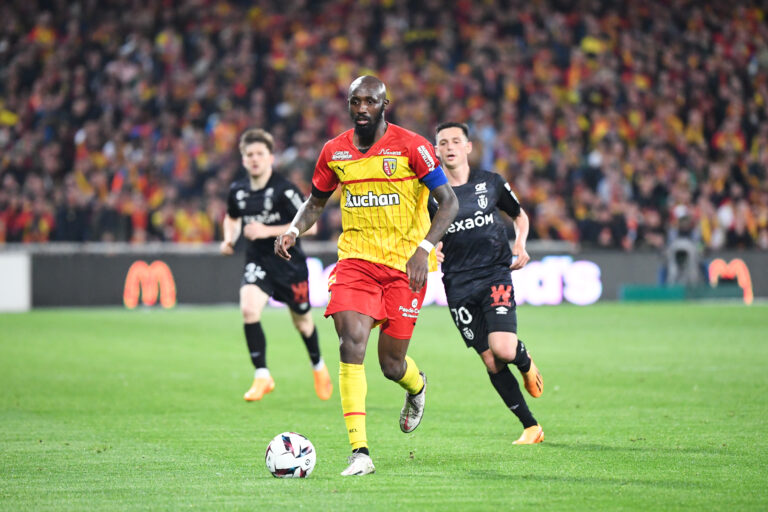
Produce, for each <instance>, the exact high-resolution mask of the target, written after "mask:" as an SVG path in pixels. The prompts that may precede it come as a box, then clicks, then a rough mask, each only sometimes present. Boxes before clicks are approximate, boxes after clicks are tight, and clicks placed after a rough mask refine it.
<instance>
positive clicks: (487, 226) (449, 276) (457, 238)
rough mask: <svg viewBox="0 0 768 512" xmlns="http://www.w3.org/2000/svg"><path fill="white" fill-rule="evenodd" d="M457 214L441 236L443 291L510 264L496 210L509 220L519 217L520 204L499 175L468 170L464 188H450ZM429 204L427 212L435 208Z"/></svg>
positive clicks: (509, 252) (507, 249)
mask: <svg viewBox="0 0 768 512" xmlns="http://www.w3.org/2000/svg"><path fill="white" fill-rule="evenodd" d="M453 191H454V192H455V193H456V197H457V198H458V200H459V212H458V213H457V214H456V218H455V219H454V221H453V223H452V224H451V226H450V227H449V228H448V231H446V233H445V236H443V253H444V254H445V261H443V264H442V270H443V273H444V274H445V275H444V278H443V281H444V283H445V284H446V291H449V290H448V288H451V286H450V284H451V283H459V282H465V281H469V280H471V279H472V275H473V274H475V275H477V273H478V272H480V273H487V272H488V270H489V267H502V268H503V267H508V266H509V265H510V264H511V263H512V250H511V249H510V248H509V240H508V238H507V230H506V226H505V225H504V221H503V220H502V218H501V215H500V214H499V210H502V211H504V212H505V213H507V214H508V215H509V216H510V217H512V218H513V219H514V218H516V217H517V216H518V215H520V211H521V210H520V203H519V202H518V200H517V197H516V196H515V194H514V192H512V189H511V188H510V186H509V184H508V183H507V182H506V181H505V180H504V178H502V177H501V176H500V175H498V174H496V173H493V172H487V171H475V170H473V171H471V172H470V174H469V180H468V181H467V183H465V184H464V185H460V186H458V187H453ZM436 207H437V205H436V203H435V201H430V209H436Z"/></svg>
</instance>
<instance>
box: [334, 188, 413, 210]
mask: <svg viewBox="0 0 768 512" xmlns="http://www.w3.org/2000/svg"><path fill="white" fill-rule="evenodd" d="M344 192H345V193H346V195H345V197H344V207H345V208H361V207H362V208H370V207H375V206H393V205H398V204H400V195H399V194H395V193H392V194H374V193H373V192H371V191H370V190H369V191H368V193H367V194H365V195H355V194H352V193H351V192H350V191H349V190H345V191H344Z"/></svg>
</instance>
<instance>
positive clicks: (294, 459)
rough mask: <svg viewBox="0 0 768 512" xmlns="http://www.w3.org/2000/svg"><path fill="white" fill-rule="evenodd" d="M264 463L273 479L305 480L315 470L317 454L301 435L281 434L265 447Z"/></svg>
mask: <svg viewBox="0 0 768 512" xmlns="http://www.w3.org/2000/svg"><path fill="white" fill-rule="evenodd" d="M264 461H265V462H266V463H267V469H268V470H269V472H270V473H272V476H274V477H275V478H306V477H308V476H309V475H310V474H311V473H312V470H313V469H315V462H316V461H317V453H316V452H315V447H314V446H313V445H312V443H311V442H310V441H309V439H307V438H306V437H304V436H303V435H301V434H297V433H296V432H283V433H282V434H278V435H276V436H275V437H274V439H272V441H270V442H269V444H268V445H267V453H265V454H264Z"/></svg>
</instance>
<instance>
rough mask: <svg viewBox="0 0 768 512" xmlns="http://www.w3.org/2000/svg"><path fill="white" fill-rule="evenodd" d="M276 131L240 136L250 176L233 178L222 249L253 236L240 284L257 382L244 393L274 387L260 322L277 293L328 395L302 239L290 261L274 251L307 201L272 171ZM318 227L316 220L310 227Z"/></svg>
mask: <svg viewBox="0 0 768 512" xmlns="http://www.w3.org/2000/svg"><path fill="white" fill-rule="evenodd" d="M274 146H275V144H274V140H273V138H272V135H270V134H269V133H268V132H266V131H264V130H260V129H250V130H247V131H246V132H245V133H243V135H242V136H241V137H240V153H241V155H242V161H243V167H245V169H246V171H247V172H248V177H247V178H244V179H242V180H239V181H235V182H234V183H232V186H231V187H230V189H229V197H228V199H227V215H226V217H225V218H224V227H223V231H224V240H223V241H222V242H221V246H220V251H221V253H222V254H225V255H231V254H233V253H234V246H235V241H236V240H237V237H238V236H239V235H240V231H241V230H242V233H243V235H244V236H245V238H246V239H248V248H247V251H246V259H245V268H244V271H243V279H242V282H241V284H240V310H241V312H242V314H243V322H244V324H245V339H246V342H247V343H248V350H249V352H250V353H251V361H252V362H253V366H254V368H256V372H255V374H254V379H253V384H252V385H251V388H250V389H249V390H248V391H246V393H245V395H244V397H243V398H245V400H247V401H253V400H261V398H262V397H263V396H264V395H265V394H267V393H269V392H271V391H272V390H273V389H274V388H275V381H274V379H272V375H270V373H269V370H268V369H267V361H266V339H265V337H264V330H263V329H262V328H261V312H262V311H263V309H264V306H266V304H267V301H268V300H269V297H270V296H272V297H274V298H275V299H276V300H279V301H280V302H284V303H286V304H287V305H288V307H289V308H290V312H291V319H292V320H293V325H294V326H295V327H296V329H297V330H298V331H299V334H300V335H301V338H302V339H303V340H304V344H305V346H306V348H307V352H309V357H310V360H311V361H312V368H313V374H314V381H315V392H316V393H317V396H318V397H319V398H320V399H321V400H328V399H329V398H330V397H331V394H332V392H333V384H332V383H331V378H330V375H329V374H328V368H327V367H326V366H325V362H324V361H323V358H322V357H321V356H320V347H319V344H318V340H317V329H316V328H315V323H314V321H313V320H312V314H311V313H310V305H309V288H308V282H307V278H308V271H307V258H306V256H305V255H304V252H303V251H302V250H301V246H300V245H299V244H298V241H297V243H296V245H295V246H294V247H293V248H291V255H292V256H293V258H291V260H290V261H286V260H283V259H282V258H279V257H278V256H276V255H275V251H274V240H275V237H276V236H277V235H281V234H282V233H284V232H285V230H286V229H288V227H289V226H290V222H291V219H293V217H294V215H296V211H297V210H298V208H299V207H300V206H301V205H302V203H303V202H304V197H302V195H301V192H300V191H299V189H298V188H296V186H295V185H293V184H292V183H291V182H289V181H288V180H287V179H285V178H283V177H282V176H280V175H279V174H277V173H274V172H273V171H272V165H273V163H274V161H275V156H274V153H273V152H274ZM314 231H316V228H315V227H314V226H313V227H312V228H311V229H310V230H308V231H307V233H309V234H312V233H313V232H314Z"/></svg>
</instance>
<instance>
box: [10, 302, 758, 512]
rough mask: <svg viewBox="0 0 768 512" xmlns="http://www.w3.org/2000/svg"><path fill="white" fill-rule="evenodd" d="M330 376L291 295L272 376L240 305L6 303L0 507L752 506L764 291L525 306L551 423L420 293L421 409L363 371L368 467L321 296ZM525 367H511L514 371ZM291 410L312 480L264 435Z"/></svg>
mask: <svg viewBox="0 0 768 512" xmlns="http://www.w3.org/2000/svg"><path fill="white" fill-rule="evenodd" d="M315 315H316V321H317V323H318V326H319V329H320V342H321V348H322V350H323V355H324V358H325V360H326V362H327V363H328V366H329V367H330V370H331V374H332V376H333V379H334V396H333V397H332V398H331V400H329V401H328V402H321V401H320V400H318V399H317V398H316V397H315V394H314V390H313V388H312V374H311V371H310V367H309V360H308V356H307V355H306V352H305V350H304V347H303V345H302V343H301V340H300V338H299V336H298V334H296V332H295V330H293V328H292V326H291V325H290V320H289V318H288V315H287V312H286V311H284V310H268V311H267V312H266V313H265V316H264V319H263V321H264V324H265V330H266V333H267V339H268V348H267V360H268V363H269V366H270V368H271V371H272V373H273V375H274V377H275V380H276V382H277V387H276V389H275V391H274V392H273V393H272V394H270V395H267V397H265V399H264V400H263V401H262V402H258V403H252V404H248V403H245V402H244V401H243V400H242V393H243V392H244V391H245V390H246V389H247V387H248V386H249V384H250V381H251V378H252V369H251V367H250V362H249V360H248V355H247V350H246V348H245V343H244V340H243V333H242V323H241V320H240V317H239V313H238V311H237V308H235V307H211V308H177V309H175V310H171V311H161V310H154V309H153V310H138V311H124V310H119V309H91V310H86V309H70V310H41V311H34V312H31V313H27V314H15V315H0V385H2V389H3V392H2V393H1V394H0V509H3V510H82V509H84V508H94V509H98V510H139V509H183V508H192V509H206V510H223V509H226V510H238V509H241V510H289V509H290V510H296V509H305V510H330V509H333V510H359V509H361V508H364V509H366V510H392V509H393V508H403V509H406V508H418V509H419V510H489V509H494V508H498V507H504V508H505V509H510V508H511V509H518V510H522V509H529V508H530V507H539V508H541V509H543V510H585V509H602V510H648V509H658V510H726V509H728V510H732V509H734V508H737V509H739V510H764V509H765V508H766V507H768V497H766V494H765V492H764V479H765V474H766V469H768V441H766V434H767V433H768V427H766V425H765V421H764V416H765V411H766V410H768V399H766V398H765V397H766V391H768V377H766V374H765V368H766V367H767V366H768V345H767V344H766V343H765V341H764V338H765V332H766V327H768V307H766V306H765V305H763V304H756V305H753V306H752V307H744V306H741V305H738V304H710V303H705V304H644V305H626V304H599V305H596V306H590V307H585V308H579V307H573V306H562V307H545V308H535V307H531V306H522V307H521V308H520V309H519V313H518V320H519V326H520V337H521V338H522V339H523V340H525V342H526V344H527V345H528V347H529V349H530V351H531V353H532V354H533V356H534V358H535V359H536V361H537V364H538V365H539V367H540V368H541V370H542V372H543V374H544V380H545V393H544V396H543V397H542V398H540V399H535V400H534V399H529V400H528V402H529V405H530V406H531V409H532V411H533V413H534V415H535V416H536V418H537V419H538V420H539V421H540V422H541V424H542V425H543V426H544V429H545V432H546V436H547V439H546V441H545V442H544V443H543V444H542V445H540V446H532V447H519V446H513V445H512V444H511V443H512V441H513V440H514V439H516V438H517V436H518V435H519V433H520V426H519V424H518V423H517V421H516V419H515V418H514V416H513V415H512V414H511V413H509V412H508V411H507V410H506V409H505V407H504V405H503V403H502V402H501V400H500V398H499V397H498V396H497V395H496V394H495V392H494V391H493V388H492V387H491V385H490V382H489V380H488V376H487V374H486V372H485V369H484V367H483V365H482V364H481V362H480V360H479V358H478V357H477V356H476V355H475V354H474V351H472V350H468V349H466V348H464V346H463V342H462V341H461V339H460V338H459V335H458V332H457V331H456V329H455V327H454V326H453V324H452V321H451V318H450V315H449V313H448V311H447V309H445V308H438V307H429V308H425V310H424V311H423V312H422V316H421V318H420V320H419V323H418V326H417V329H416V334H415V336H414V339H413V341H412V344H411V348H410V350H409V353H410V354H411V355H412V356H413V357H414V359H415V360H416V361H417V363H418V364H419V366H420V367H421V368H422V369H423V370H424V371H425V372H426V373H427V375H428V376H429V379H430V388H429V391H428V393H429V395H428V398H427V409H426V413H425V419H424V422H423V423H422V425H421V426H419V429H417V430H416V431H415V432H414V433H413V434H411V435H408V436H406V435H404V434H402V433H401V432H400V431H399V428H398V425H397V421H398V414H399V410H400V407H401V406H402V400H403V391H402V390H401V389H400V388H399V386H397V385H396V384H393V383H391V382H389V381H387V380H386V379H385V378H384V377H383V376H382V375H381V372H380V371H379V369H378V363H377V360H376V350H375V333H374V335H373V336H372V338H371V341H370V345H371V346H370V347H369V350H368V357H367V359H366V372H367V376H368V385H369V391H368V400H367V411H368V416H367V420H368V434H369V440H370V442H371V450H372V455H373V458H374V462H375V463H376V467H377V473H376V474H375V475H372V476H370V477H365V478H360V479H344V478H342V477H340V476H339V474H338V473H339V472H340V471H341V470H342V469H343V468H344V467H345V459H346V456H347V455H348V452H349V448H348V444H347V439H346V434H345V429H344V423H343V419H342V416H341V407H340V403H339V397H338V378H337V374H338V348H337V347H338V341H337V339H336V335H335V333H334V331H333V326H332V322H331V321H330V320H325V319H323V318H322V315H321V311H315ZM519 380H520V381H521V382H522V379H519ZM285 430H295V431H298V432H301V433H302V434H304V435H306V436H307V437H309V438H310V439H311V440H312V442H313V443H314V444H315V446H316V448H317V450H318V465H317V468H316V470H315V472H314V473H313V474H312V476H311V477H310V478H309V479H307V480H306V481H284V480H277V479H274V478H272V477H271V476H270V475H269V474H268V473H267V471H266V469H265V468H264V465H263V452H264V449H265V447H266V444H267V442H268V441H269V439H271V438H272V437H273V436H274V435H275V434H277V433H279V432H281V431H285Z"/></svg>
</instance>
